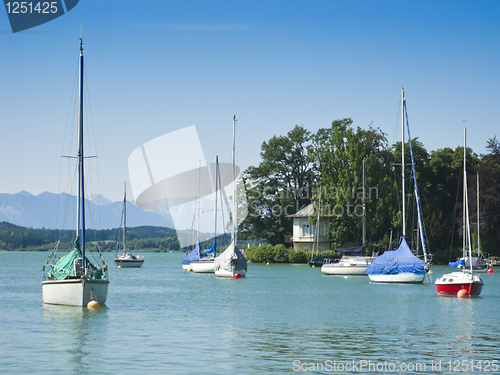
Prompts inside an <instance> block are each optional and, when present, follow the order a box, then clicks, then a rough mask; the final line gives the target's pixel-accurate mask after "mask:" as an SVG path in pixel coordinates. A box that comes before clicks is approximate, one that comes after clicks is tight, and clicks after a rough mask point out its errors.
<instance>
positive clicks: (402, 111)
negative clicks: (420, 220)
mask: <svg viewBox="0 0 500 375" xmlns="http://www.w3.org/2000/svg"><path fill="white" fill-rule="evenodd" d="M404 103H405V90H404V87H402V88H401V194H402V201H403V205H402V208H403V216H402V220H403V237H406V207H405V196H406V193H405V109H404Z"/></svg>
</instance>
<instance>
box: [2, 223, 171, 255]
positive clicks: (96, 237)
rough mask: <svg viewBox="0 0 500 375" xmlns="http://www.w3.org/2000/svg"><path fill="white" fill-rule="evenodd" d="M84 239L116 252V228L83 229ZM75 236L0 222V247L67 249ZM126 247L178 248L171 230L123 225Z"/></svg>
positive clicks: (143, 248) (45, 249)
mask: <svg viewBox="0 0 500 375" xmlns="http://www.w3.org/2000/svg"><path fill="white" fill-rule="evenodd" d="M85 234H86V238H87V240H88V241H89V242H88V244H89V246H90V247H95V246H96V244H97V245H98V246H99V248H100V249H101V251H116V247H117V241H118V236H119V228H116V229H101V230H91V229H89V230H87V231H86V232H85ZM74 239H75V231H74V230H56V229H47V228H41V229H35V228H26V227H22V226H19V225H15V224H11V223H7V222H0V249H1V250H9V251H13V250H36V251H51V250H52V249H53V248H54V247H55V245H56V243H57V241H60V245H59V246H60V248H61V249H63V248H68V249H71V247H72V246H73V245H72V244H73V240H74ZM127 247H128V248H129V249H130V250H135V251H167V250H179V249H180V245H179V241H178V240H177V234H176V232H175V229H172V228H164V227H155V226H139V227H132V228H127Z"/></svg>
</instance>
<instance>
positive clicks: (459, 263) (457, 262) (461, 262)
mask: <svg viewBox="0 0 500 375" xmlns="http://www.w3.org/2000/svg"><path fill="white" fill-rule="evenodd" d="M448 265H449V266H450V267H458V266H465V260H463V259H460V260H457V261H456V262H449V263H448Z"/></svg>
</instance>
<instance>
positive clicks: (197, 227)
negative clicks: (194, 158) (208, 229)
mask: <svg viewBox="0 0 500 375" xmlns="http://www.w3.org/2000/svg"><path fill="white" fill-rule="evenodd" d="M200 173H201V160H198V200H197V202H196V207H197V211H196V219H197V223H196V243H198V242H199V241H200V199H201V177H200Z"/></svg>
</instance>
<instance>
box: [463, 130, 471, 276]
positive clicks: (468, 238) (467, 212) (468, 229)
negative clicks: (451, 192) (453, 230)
mask: <svg viewBox="0 0 500 375" xmlns="http://www.w3.org/2000/svg"><path fill="white" fill-rule="evenodd" d="M466 134H467V133H466V130H465V129H464V202H465V209H464V211H465V222H464V225H465V228H466V229H467V232H465V231H464V234H465V233H466V234H467V241H466V244H467V246H468V253H469V266H470V272H471V273H472V249H471V240H470V222H469V199H468V196H467V172H466V168H465V166H466V152H465V150H466V149H467V147H466V143H465V142H466V140H465V137H466Z"/></svg>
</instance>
